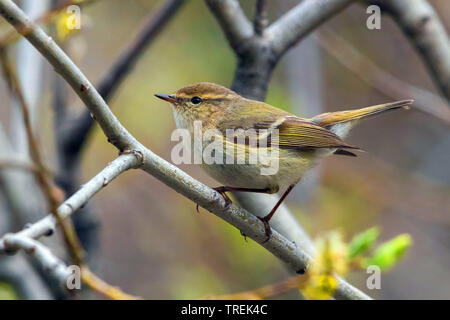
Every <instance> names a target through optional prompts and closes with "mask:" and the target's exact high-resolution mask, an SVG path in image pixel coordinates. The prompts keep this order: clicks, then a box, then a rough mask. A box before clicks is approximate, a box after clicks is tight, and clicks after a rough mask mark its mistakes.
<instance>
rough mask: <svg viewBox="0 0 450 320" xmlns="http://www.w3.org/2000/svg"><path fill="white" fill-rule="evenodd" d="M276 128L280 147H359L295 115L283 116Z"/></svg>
mask: <svg viewBox="0 0 450 320" xmlns="http://www.w3.org/2000/svg"><path fill="white" fill-rule="evenodd" d="M276 129H278V130H279V145H280V148H341V149H342V148H344V149H359V148H358V147H355V146H352V145H349V144H347V143H345V142H344V141H342V140H341V139H340V138H339V137H338V136H337V135H336V134H334V133H333V132H331V131H330V130H327V129H325V128H322V127H320V126H318V125H316V124H314V123H312V122H309V121H306V120H303V119H300V118H297V117H290V116H287V117H285V120H284V121H283V122H282V123H281V124H279V125H278V126H277V127H276Z"/></svg>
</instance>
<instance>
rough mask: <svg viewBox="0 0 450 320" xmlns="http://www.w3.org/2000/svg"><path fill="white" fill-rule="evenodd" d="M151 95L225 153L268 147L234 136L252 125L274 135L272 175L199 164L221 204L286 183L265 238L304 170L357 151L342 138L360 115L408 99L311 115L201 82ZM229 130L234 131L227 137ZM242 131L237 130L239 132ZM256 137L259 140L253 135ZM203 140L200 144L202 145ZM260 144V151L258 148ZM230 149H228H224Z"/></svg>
mask: <svg viewBox="0 0 450 320" xmlns="http://www.w3.org/2000/svg"><path fill="white" fill-rule="evenodd" d="M155 96H156V97H158V98H160V99H163V100H165V101H168V102H170V104H171V105H172V107H173V112H174V117H175V122H176V126H177V128H180V129H187V130H188V131H189V133H190V134H191V137H192V141H191V142H193V139H194V138H193V136H194V134H195V132H194V131H195V124H194V123H195V121H200V122H201V124H202V126H201V131H202V134H204V133H206V131H207V130H213V132H216V133H217V135H219V134H222V135H223V136H226V137H227V138H226V139H224V140H222V141H223V143H224V145H225V150H226V151H225V152H224V154H223V155H221V156H224V157H225V156H226V155H229V153H230V152H232V153H234V154H237V153H240V154H244V155H245V156H246V157H247V158H248V157H250V156H251V155H254V154H256V153H258V152H261V151H273V149H274V146H272V145H271V144H270V143H268V144H265V145H264V144H261V145H259V144H257V145H254V144H250V143H249V140H248V139H240V140H239V139H237V138H239V135H242V132H243V131H246V130H249V129H250V130H252V129H253V130H254V131H256V132H261V131H263V132H264V133H263V134H261V133H259V134H257V135H258V136H257V139H260V138H262V137H263V136H264V137H265V138H268V137H270V136H271V135H273V134H274V133H275V131H276V132H277V134H278V141H277V142H278V146H277V150H278V157H277V160H278V170H277V171H276V172H275V173H273V174H264V175H263V174H261V169H262V168H263V167H264V164H261V163H235V162H234V163H225V164H224V163H223V162H222V163H210V162H209V163H205V162H202V163H201V166H202V167H203V169H204V170H205V171H206V172H207V173H208V174H209V175H210V176H211V177H213V178H214V179H216V180H217V181H219V182H220V183H221V184H223V186H220V187H217V188H214V189H215V190H216V191H217V192H219V193H220V194H221V195H222V196H223V197H224V199H225V204H226V206H225V209H227V208H228V207H229V206H230V205H231V200H230V198H229V197H228V196H227V194H226V192H229V191H238V192H258V193H276V192H278V191H279V190H280V188H286V191H284V193H283V194H282V196H281V198H280V200H279V201H278V202H277V204H276V205H275V206H274V207H273V208H272V210H271V211H270V212H269V213H268V214H267V215H266V216H264V217H263V218H260V217H259V219H260V220H261V221H262V222H263V224H264V227H265V232H266V239H265V241H264V242H266V241H268V240H269V239H270V235H271V233H272V232H271V229H270V225H269V221H270V219H271V218H272V216H273V215H274V213H275V211H276V210H277V208H278V207H279V206H280V204H281V203H282V202H283V200H284V199H285V198H286V197H287V195H288V194H289V192H290V191H291V190H292V189H293V188H294V186H295V185H296V184H297V183H298V182H299V181H300V180H301V178H302V177H303V176H304V174H305V173H306V171H308V170H309V169H311V168H312V167H314V166H315V165H316V164H317V163H318V161H319V160H320V159H322V158H324V157H326V156H328V155H331V154H338V155H347V156H356V154H355V153H354V152H352V151H358V150H361V149H360V148H358V147H356V146H352V145H350V144H348V143H346V142H344V141H343V140H342V139H343V138H344V137H345V136H346V135H347V134H348V133H349V131H350V129H351V128H352V127H353V126H354V125H355V124H356V123H358V121H359V120H360V119H362V118H365V117H368V116H371V115H375V114H378V113H381V112H384V111H387V110H392V109H398V108H405V109H407V108H408V106H409V105H410V104H411V103H412V102H413V100H402V101H396V102H391V103H386V104H380V105H376V106H371V107H367V108H362V109H357V110H350V111H338V112H328V113H323V114H320V115H318V116H315V117H313V118H309V119H307V118H300V117H298V116H296V115H293V114H291V113H289V112H286V111H284V110H281V109H278V108H275V107H273V106H271V105H269V104H267V103H264V102H261V101H255V100H250V99H246V98H244V97H241V96H240V95H239V94H237V93H236V92H234V91H232V90H230V89H228V88H225V87H223V86H221V85H217V84H214V83H209V82H200V83H195V84H191V85H188V86H186V87H184V88H181V89H179V90H178V91H176V92H175V93H174V94H170V95H167V94H156V95H155ZM228 130H234V131H235V132H241V133H237V134H236V136H233V138H232V139H228V135H227V132H228ZM239 130H241V131H239ZM258 142H259V140H258ZM205 143H206V142H205V141H203V144H202V145H201V148H203V149H204V148H205ZM189 145H190V148H191V150H190V151H191V152H195V150H194V149H195V143H189ZM263 148H264V150H262V149H263ZM229 150H231V151H229ZM247 158H246V159H247Z"/></svg>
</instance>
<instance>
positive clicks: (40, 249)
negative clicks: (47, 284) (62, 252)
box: [2, 233, 71, 285]
mask: <svg viewBox="0 0 450 320" xmlns="http://www.w3.org/2000/svg"><path fill="white" fill-rule="evenodd" d="M2 242H3V246H4V249H5V251H6V252H15V251H18V250H20V249H23V250H24V251H25V252H26V253H28V254H29V255H31V256H32V257H33V258H35V259H36V260H38V261H39V262H40V263H41V265H42V266H43V267H44V270H46V271H47V272H48V273H50V274H51V275H52V276H53V277H55V278H56V279H58V282H59V283H60V284H61V285H65V284H66V281H67V279H68V278H69V277H70V275H71V272H70V271H69V270H68V269H67V266H66V265H65V264H64V262H63V261H62V260H61V259H59V258H57V257H55V256H54V255H53V253H52V252H51V251H50V250H49V249H48V248H47V247H46V246H44V245H43V244H42V243H40V242H39V241H36V240H34V239H31V238H29V237H27V236H24V235H21V234H20V233H16V234H6V235H5V236H4V237H3V241H2Z"/></svg>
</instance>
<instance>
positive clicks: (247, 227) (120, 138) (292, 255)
mask: <svg viewBox="0 0 450 320" xmlns="http://www.w3.org/2000/svg"><path fill="white" fill-rule="evenodd" d="M0 15H2V16H3V17H4V18H5V19H6V20H7V21H8V22H9V23H11V24H12V25H13V26H14V27H15V28H16V30H18V31H19V32H21V31H23V30H27V31H29V32H25V37H26V38H27V39H28V40H29V41H30V42H31V43H32V44H33V45H34V46H35V47H36V48H37V49H38V50H39V51H40V52H41V54H42V55H43V56H44V57H45V58H46V59H47V60H48V61H49V62H50V63H51V64H52V65H53V67H54V68H55V70H57V72H59V73H60V74H61V75H62V76H63V77H64V78H65V79H66V81H67V82H68V83H69V84H70V85H71V87H72V88H73V89H74V90H75V92H76V93H77V94H78V95H79V96H80V98H81V99H82V100H83V102H84V103H85V104H86V106H87V108H88V109H89V110H90V111H91V113H92V114H93V116H94V117H95V118H96V120H97V121H98V122H99V124H100V127H101V128H102V130H103V132H104V133H105V135H106V136H107V137H108V139H109V141H110V142H111V143H113V144H114V145H115V146H116V147H117V148H118V149H119V150H120V151H121V152H125V153H128V154H130V156H131V155H134V156H135V157H134V158H135V159H136V161H137V159H142V160H143V162H142V165H141V168H142V169H143V170H145V171H146V172H148V173H150V174H152V175H154V176H155V177H156V178H158V179H159V180H160V181H162V182H164V183H165V184H167V185H168V186H169V187H172V188H173V189H174V190H176V191H177V192H179V193H181V194H182V195H184V196H186V197H187V198H189V199H191V200H193V201H194V202H196V203H198V204H199V205H200V206H202V207H203V208H205V209H207V210H209V211H211V212H212V213H214V214H216V215H217V216H219V217H221V218H222V219H224V220H226V221H227V222H229V223H231V224H232V225H234V226H235V227H236V228H238V229H239V230H241V231H242V232H243V233H244V234H246V235H247V236H249V237H250V238H252V239H254V240H255V241H257V242H259V241H263V240H264V239H265V232H264V226H263V224H262V222H261V221H260V220H259V219H258V218H256V217H255V216H254V215H253V214H251V213H249V212H247V211H245V210H244V209H242V208H240V207H238V206H236V205H232V206H231V207H230V208H229V209H227V210H224V205H225V203H224V200H223V198H222V197H221V196H220V195H219V194H218V193H217V192H216V191H214V190H213V189H211V188H209V187H207V186H206V185H204V184H202V183H200V182H199V181H197V180H195V179H193V178H192V177H191V176H189V175H188V174H186V173H185V172H183V171H182V170H180V169H179V168H177V167H175V166H173V165H171V164H170V163H168V162H166V161H165V160H163V159H161V158H160V157H159V156H157V155H156V154H154V153H153V152H151V151H150V150H148V149H147V148H145V147H144V146H143V145H142V144H140V143H139V142H138V141H137V140H136V139H135V138H134V137H133V136H132V135H131V134H130V133H129V132H128V131H127V130H126V129H125V128H124V127H123V126H122V125H121V124H120V122H119V121H118V120H117V118H116V117H115V116H114V115H113V114H112V112H111V111H110V109H109V107H108V106H107V104H106V103H105V101H104V100H103V99H102V97H101V96H100V95H99V93H98V92H97V91H96V90H95V88H94V87H93V86H92V84H91V83H90V82H89V81H88V79H87V78H86V77H85V76H84V75H83V74H82V73H81V71H80V70H79V69H78V68H77V66H76V65H75V64H74V63H73V62H72V61H71V60H70V59H69V58H68V57H67V56H66V55H65V53H64V52H63V51H62V50H61V49H60V48H59V47H58V46H57V45H56V43H55V42H54V41H53V40H52V39H51V38H50V37H48V36H47V35H46V34H45V32H44V31H43V30H42V29H40V28H39V27H36V26H35V25H34V24H32V23H31V22H30V20H29V18H28V17H27V16H26V15H25V14H24V13H23V12H22V11H21V10H20V9H19V8H18V7H17V6H16V5H15V4H14V3H13V2H12V1H10V0H0ZM138 163H139V162H138ZM94 179H95V178H94ZM97 191H98V190H97ZM75 195H76V194H75ZM75 195H74V196H75ZM91 195H92V194H91ZM71 198H72V197H71ZM71 198H70V199H71ZM70 199H69V200H68V201H70ZM66 202H67V201H66ZM66 202H65V203H66ZM59 209H61V207H60V208H59ZM62 209H64V210H69V211H70V213H72V212H73V211H74V210H73V209H71V207H70V206H67V205H65V206H63V208H62ZM61 211H62V210H61ZM70 213H69V214H70ZM58 214H61V215H62V217H64V216H65V214H64V213H63V212H60V210H58ZM49 222H51V221H48V220H46V222H42V220H41V221H40V222H38V223H36V224H35V225H34V226H36V225H37V224H40V225H41V226H42V224H44V225H45V224H47V226H48V223H49ZM31 228H33V227H31ZM31 228H29V229H31ZM27 230H28V229H26V230H24V231H21V232H26V231H27ZM33 230H36V228H33ZM300 245H301V244H297V245H296V244H294V243H292V242H291V241H289V240H288V239H286V238H285V237H284V236H282V235H281V234H279V233H278V232H276V231H275V232H274V233H273V235H272V237H271V238H270V240H269V241H267V242H266V243H264V244H262V246H263V247H265V248H266V249H267V250H269V251H270V252H271V253H273V254H274V255H275V256H277V257H279V258H280V259H281V260H282V261H284V262H285V263H286V264H287V265H288V266H289V267H290V268H291V269H292V270H294V271H304V270H305V269H306V267H307V265H308V263H309V261H310V259H311V257H310V256H309V255H308V254H307V253H306V252H305V251H304V250H303V249H302V248H301V247H300ZM348 288H349V286H348V285H345V284H344V283H342V282H341V285H340V286H339V288H338V289H337V290H336V292H335V296H336V297H340V298H342V297H346V298H350V299H351V298H359V299H367V298H368V297H367V296H366V295H365V294H363V293H362V292H360V291H359V290H357V289H355V288H352V287H351V288H352V290H350V292H349V291H348ZM353 289H354V290H353Z"/></svg>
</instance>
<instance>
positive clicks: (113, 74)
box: [61, 0, 185, 156]
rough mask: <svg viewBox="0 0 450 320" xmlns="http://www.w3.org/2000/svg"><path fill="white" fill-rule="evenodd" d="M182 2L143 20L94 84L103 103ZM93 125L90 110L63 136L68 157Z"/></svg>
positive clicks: (169, 0)
mask: <svg viewBox="0 0 450 320" xmlns="http://www.w3.org/2000/svg"><path fill="white" fill-rule="evenodd" d="M184 3H185V0H167V1H166V2H164V3H163V5H162V6H161V7H160V8H158V9H157V10H156V11H155V12H152V13H150V15H149V16H148V17H147V18H146V19H145V21H144V24H143V25H142V27H141V28H140V29H139V31H137V33H136V34H135V36H134V39H133V40H132V41H131V42H130V43H129V44H128V45H127V46H126V47H125V48H124V49H123V50H122V52H121V53H120V54H119V57H118V59H117V60H116V61H115V62H114V64H113V66H112V67H111V68H110V69H108V71H107V72H106V73H105V75H104V76H103V78H102V79H101V80H100V82H99V83H98V85H97V90H98V93H99V94H100V95H101V96H102V97H103V99H104V100H105V101H109V100H110V99H111V97H112V95H113V94H114V92H115V91H116V90H117V88H118V87H119V86H120V85H121V84H122V82H123V81H124V80H125V78H126V76H127V75H128V74H129V73H130V72H131V71H132V69H133V67H134V65H135V64H136V62H137V61H138V59H139V58H140V57H141V56H142V54H143V53H144V52H145V49H146V48H147V47H148V46H149V45H150V44H151V43H152V42H153V40H154V39H155V38H156V37H157V36H158V34H159V33H160V32H161V30H162V29H163V28H164V27H165V26H166V25H167V23H169V21H170V20H171V18H172V17H173V16H174V15H175V14H176V13H177V12H178V9H179V8H180V7H181V6H182V5H183V4H184ZM94 123H95V121H94V119H93V118H92V116H91V114H90V112H89V110H85V111H84V112H82V113H81V115H79V116H78V118H77V119H75V121H74V122H73V125H72V126H70V127H69V128H67V129H66V130H65V131H64V132H62V133H63V136H62V137H61V138H62V144H63V148H64V151H66V153H68V154H70V155H75V156H76V155H77V154H79V153H80V150H82V148H83V146H84V145H85V143H86V141H87V136H88V135H89V133H90V132H91V128H92V126H93V124H94Z"/></svg>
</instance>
